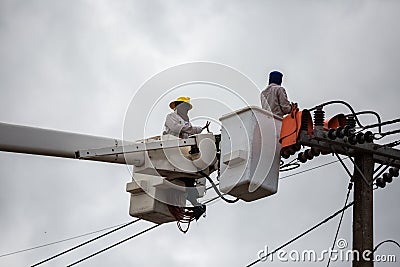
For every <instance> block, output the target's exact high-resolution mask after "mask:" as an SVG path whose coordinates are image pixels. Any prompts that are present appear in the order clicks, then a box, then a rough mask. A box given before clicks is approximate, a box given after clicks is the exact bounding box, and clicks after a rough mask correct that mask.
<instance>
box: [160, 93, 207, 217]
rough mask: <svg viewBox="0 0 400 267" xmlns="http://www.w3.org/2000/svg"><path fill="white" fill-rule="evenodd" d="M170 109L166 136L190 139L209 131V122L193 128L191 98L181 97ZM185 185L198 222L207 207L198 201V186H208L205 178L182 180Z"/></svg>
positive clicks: (170, 105) (187, 196)
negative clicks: (205, 130) (189, 114)
mask: <svg viewBox="0 0 400 267" xmlns="http://www.w3.org/2000/svg"><path fill="white" fill-rule="evenodd" d="M169 107H170V108H171V109H173V110H174V111H173V112H171V113H169V114H168V115H167V117H166V119H165V124H164V126H165V131H164V134H171V135H174V136H176V137H179V138H188V137H189V135H193V134H199V133H201V132H202V131H203V130H204V129H207V130H208V126H209V125H210V122H209V121H207V122H206V125H205V126H204V127H200V126H193V125H192V124H191V123H190V120H189V116H188V112H189V110H191V109H192V108H193V106H192V104H190V97H187V96H180V97H178V98H177V99H176V100H174V101H172V102H171V103H170V104H169ZM180 180H181V181H182V182H184V183H185V187H186V199H187V200H189V201H190V203H191V204H192V205H193V212H194V214H195V218H196V220H197V219H198V218H199V217H200V216H201V215H202V214H203V213H204V212H205V210H206V206H205V205H202V204H201V203H199V202H198V201H197V198H198V197H199V192H198V189H197V188H196V185H197V186H204V187H205V184H206V179H205V178H199V179H196V180H195V179H193V178H180Z"/></svg>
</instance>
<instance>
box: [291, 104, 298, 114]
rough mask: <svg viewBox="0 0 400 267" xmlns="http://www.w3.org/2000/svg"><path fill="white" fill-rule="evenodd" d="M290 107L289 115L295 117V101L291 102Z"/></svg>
mask: <svg viewBox="0 0 400 267" xmlns="http://www.w3.org/2000/svg"><path fill="white" fill-rule="evenodd" d="M291 106H292V109H291V110H290V115H291V116H292V118H294V117H296V112H297V110H298V108H297V103H293V102H292V103H291Z"/></svg>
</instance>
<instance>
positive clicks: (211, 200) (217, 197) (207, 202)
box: [2, 158, 346, 256]
mask: <svg viewBox="0 0 400 267" xmlns="http://www.w3.org/2000/svg"><path fill="white" fill-rule="evenodd" d="M345 159H346V158H345ZM338 161H339V160H334V161H331V162H328V163H325V164H321V165H319V166H316V167H313V168H309V169H306V170H303V171H300V172H297V173H293V174H289V175H286V176H284V177H281V178H280V179H285V178H288V177H291V176H295V175H298V174H302V173H305V172H308V171H312V170H315V169H318V168H321V167H324V166H327V165H330V164H333V163H336V162H338ZM218 184H219V183H216V184H215V183H214V185H215V186H217V185H218ZM212 187H214V186H213V185H212V186H209V187H207V188H206V190H208V189H210V188H212ZM223 195H226V194H223ZM219 198H220V196H219V195H218V196H216V197H213V198H211V199H209V200H206V201H205V202H203V204H204V205H206V204H209V203H211V202H213V201H215V200H218V199H219ZM236 201H237V200H236ZM121 225H125V224H119V225H116V226H112V227H108V228H105V229H101V230H98V231H95V232H91V233H87V234H84V235H80V236H76V237H72V238H67V239H64V240H60V241H56V242H52V243H49V244H44V245H41V246H37V247H33V248H29V249H24V250H21V251H15V252H12V253H7V254H4V255H2V256H7V255H12V254H17V253H21V252H25V251H28V250H33V249H36V248H40V247H45V246H49V245H52V244H57V243H61V242H65V241H68V240H72V239H75V238H79V237H82V236H86V235H90V234H93V233H97V232H101V231H105V230H108V229H111V228H115V227H118V226H121Z"/></svg>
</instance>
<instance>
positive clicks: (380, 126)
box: [346, 110, 382, 133]
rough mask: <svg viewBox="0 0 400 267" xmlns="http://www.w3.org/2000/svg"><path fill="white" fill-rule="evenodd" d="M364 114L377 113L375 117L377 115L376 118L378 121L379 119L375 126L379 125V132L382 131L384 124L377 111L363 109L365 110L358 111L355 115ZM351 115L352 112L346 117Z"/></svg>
mask: <svg viewBox="0 0 400 267" xmlns="http://www.w3.org/2000/svg"><path fill="white" fill-rule="evenodd" d="M362 114H372V115H375V117H376V119H377V121H378V123H377V126H375V127H378V131H379V133H381V132H382V125H381V123H382V120H381V116H379V114H378V113H377V112H375V111H372V110H363V111H358V112H356V113H355V115H362ZM349 115H351V114H348V115H346V117H347V116H349ZM353 115H354V114H353ZM364 129H365V128H364Z"/></svg>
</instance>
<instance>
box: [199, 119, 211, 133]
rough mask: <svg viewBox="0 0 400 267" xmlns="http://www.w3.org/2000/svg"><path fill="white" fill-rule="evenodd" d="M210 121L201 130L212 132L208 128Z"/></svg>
mask: <svg viewBox="0 0 400 267" xmlns="http://www.w3.org/2000/svg"><path fill="white" fill-rule="evenodd" d="M210 123H211V122H210V121H207V122H206V125H205V126H204V127H203V128H201V129H202V130H204V129H207V133H209V132H210V129H209V128H208V126H210Z"/></svg>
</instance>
